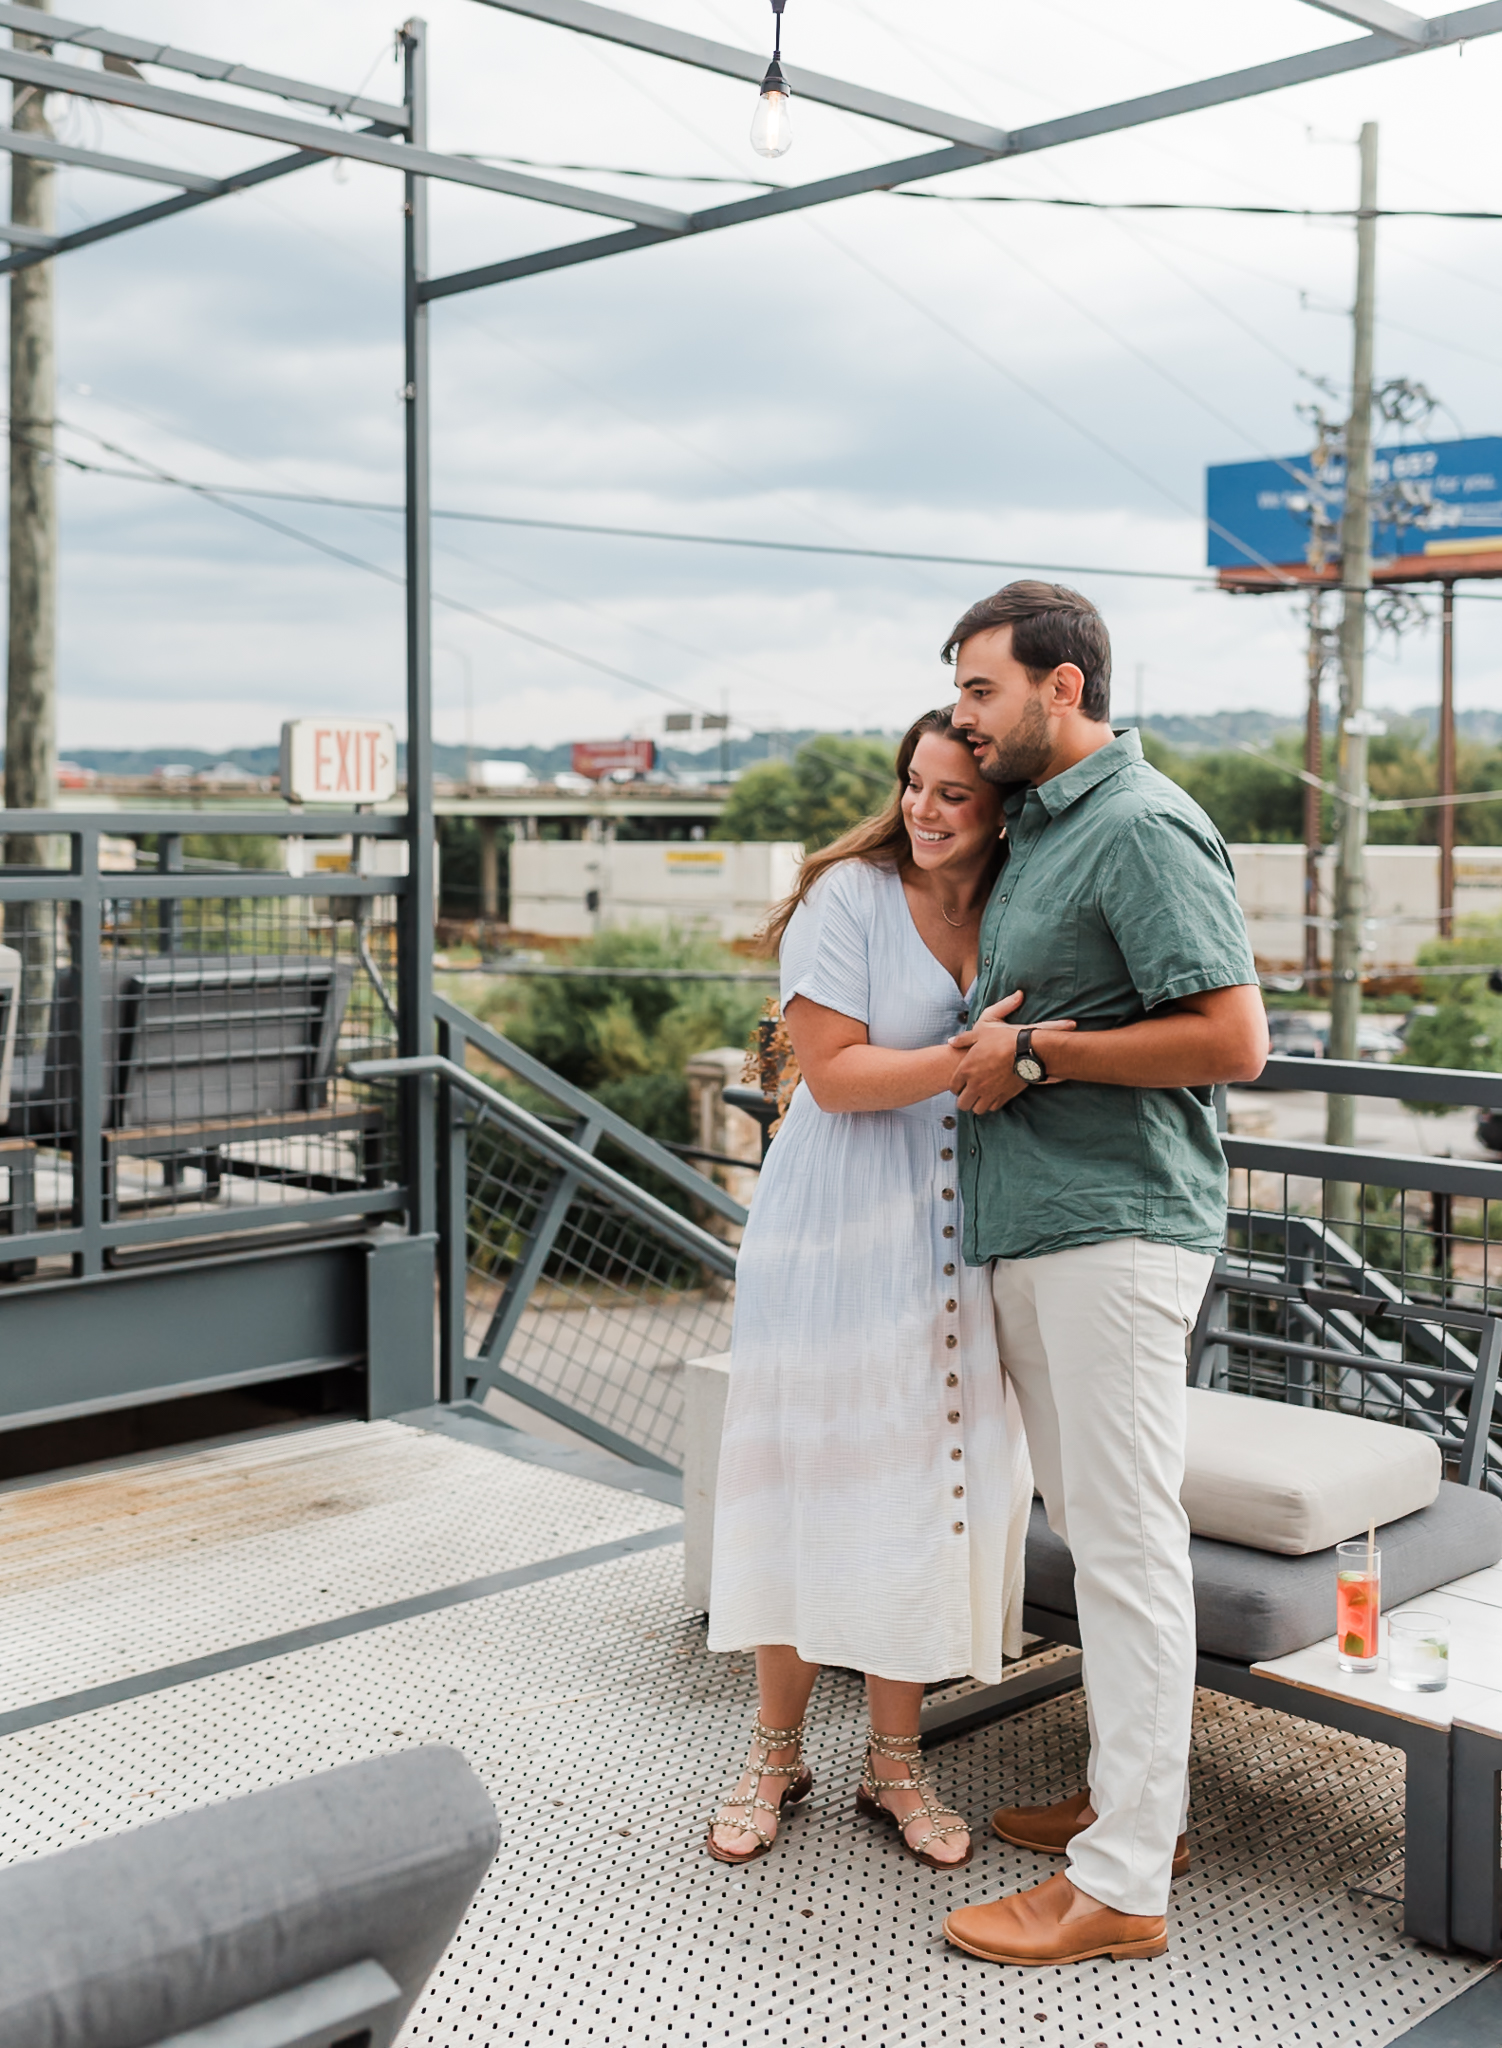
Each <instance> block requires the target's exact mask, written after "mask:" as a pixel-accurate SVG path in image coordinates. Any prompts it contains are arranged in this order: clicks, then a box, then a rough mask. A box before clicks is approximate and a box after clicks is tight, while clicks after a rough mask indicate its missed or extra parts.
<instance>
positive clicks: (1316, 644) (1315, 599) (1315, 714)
mask: <svg viewBox="0 0 1502 2048" xmlns="http://www.w3.org/2000/svg"><path fill="white" fill-rule="evenodd" d="M1323 610H1324V593H1323V591H1321V590H1318V589H1315V590H1311V591H1310V593H1309V705H1308V711H1307V715H1306V718H1305V722H1304V773H1305V774H1306V775H1312V776H1314V777H1315V778H1316V780H1317V779H1318V777H1319V773H1320V768H1321V764H1322V762H1323V760H1324V735H1323V733H1322V732H1321V730H1320V701H1319V691H1320V684H1321V682H1322V681H1323V680H1324V673H1325V626H1324V619H1323V616H1322V613H1323ZM1322 803H1323V796H1322V792H1321V791H1320V790H1318V789H1317V788H1316V787H1315V784H1314V783H1313V782H1306V783H1305V784H1304V985H1305V987H1306V988H1307V987H1308V986H1309V985H1310V984H1311V983H1312V982H1314V981H1315V980H1317V979H1318V976H1319V922H1318V919H1319V856H1320V847H1321V842H1322V840H1323V837H1324V833H1323V819H1322V816H1321V807H1322Z"/></svg>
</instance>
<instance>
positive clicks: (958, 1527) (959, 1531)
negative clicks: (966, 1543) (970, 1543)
mask: <svg viewBox="0 0 1502 2048" xmlns="http://www.w3.org/2000/svg"><path fill="white" fill-rule="evenodd" d="M954 1533H955V1535H956V1536H963V1535H964V1533H965V1525H964V1523H963V1522H956V1523H955V1525H954Z"/></svg>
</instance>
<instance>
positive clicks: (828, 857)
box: [756, 708, 963, 953]
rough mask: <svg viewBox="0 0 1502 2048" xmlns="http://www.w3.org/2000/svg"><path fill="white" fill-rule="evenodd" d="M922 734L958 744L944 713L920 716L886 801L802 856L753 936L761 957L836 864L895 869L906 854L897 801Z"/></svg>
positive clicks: (906, 738)
mask: <svg viewBox="0 0 1502 2048" xmlns="http://www.w3.org/2000/svg"><path fill="white" fill-rule="evenodd" d="M925 733H933V734H934V735H935V736H936V737H937V738H939V739H941V740H955V741H956V742H958V743H960V744H963V742H960V741H959V735H958V734H957V733H956V731H955V729H954V719H953V717H952V715H951V713H950V712H949V711H948V710H947V709H944V708H941V709H940V710H938V711H925V712H924V714H923V716H922V717H921V718H917V719H914V721H913V723H912V724H911V725H910V726H909V727H908V729H907V731H906V732H905V733H904V734H903V736H902V744H901V746H899V747H898V749H897V762H896V775H897V787H896V789H895V790H894V792H893V794H892V799H891V802H890V803H888V804H887V806H886V808H885V809H884V810H880V811H878V812H876V814H875V815H874V816H873V817H870V818H862V819H861V821H860V823H859V824H858V825H852V826H851V828H850V830H849V831H848V832H842V833H841V834H840V837H839V838H838V839H836V840H834V841H833V842H832V843H831V844H830V845H828V846H821V847H819V848H818V849H817V850H816V851H815V852H813V853H810V854H808V855H806V856H805V858H804V861H803V865H802V867H800V868H799V870H798V880H797V884H796V886H795V887H794V889H793V893H792V894H791V896H786V897H784V898H783V900H782V902H781V903H778V904H775V905H774V906H773V908H772V910H771V912H770V914H769V915H768V918H767V921H766V923H765V924H764V925H763V926H762V928H761V930H760V931H759V932H758V933H757V934H756V943H757V945H758V946H759V947H760V949H761V950H762V951H763V952H766V953H775V952H777V951H778V950H779V949H780V947H781V945H782V935H783V933H784V932H785V931H786V930H787V928H788V921H789V919H790V918H791V917H792V915H793V912H794V911H795V910H796V909H797V908H798V905H799V904H800V903H802V902H803V901H804V900H805V898H806V897H807V895H808V892H809V890H810V889H812V887H813V886H814V883H815V882H817V881H818V879H819V877H820V875H823V874H827V873H828V872H829V870H830V869H831V868H832V867H834V866H835V864H836V863H837V862H839V861H842V860H868V861H870V862H871V864H872V866H873V867H880V868H896V867H901V865H902V863H903V861H904V860H906V859H907V857H908V855H909V853H910V852H911V845H910V842H909V840H908V834H907V821H906V819H905V818H904V817H903V815H902V796H903V792H904V790H905V789H906V788H907V776H908V770H909V769H910V768H911V767H912V765H913V756H914V754H915V753H916V752H917V751H918V742H919V740H921V739H922V738H923V736H924V734H925Z"/></svg>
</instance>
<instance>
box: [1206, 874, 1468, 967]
mask: <svg viewBox="0 0 1502 2048" xmlns="http://www.w3.org/2000/svg"><path fill="white" fill-rule="evenodd" d="M1231 859H1232V860H1233V862H1234V863H1235V866H1236V893H1237V895H1238V896H1239V897H1240V899H1241V906H1242V909H1243V910H1244V911H1245V912H1246V919H1247V929H1248V930H1249V931H1250V933H1251V938H1252V950H1253V951H1254V953H1255V954H1256V956H1257V964H1258V966H1259V967H1260V968H1262V969H1263V971H1264V972H1266V973H1280V972H1289V973H1296V972H1297V971H1298V970H1299V968H1300V967H1301V966H1302V965H1303V958H1304V937H1303V922H1302V920H1303V914H1304V901H1303V897H1304V849H1303V847H1302V846H1233V847H1232V848H1231ZM1366 874H1367V902H1368V916H1369V925H1368V931H1367V945H1368V952H1367V962H1368V964H1369V966H1371V967H1373V968H1377V969H1387V970H1389V971H1394V972H1400V971H1402V970H1404V969H1406V968H1410V967H1412V966H1413V964H1414V961H1415V959H1416V958H1417V955H1418V949H1419V947H1420V946H1421V945H1423V944H1424V942H1425V940H1426V939H1432V938H1435V937H1437V936H1438V933H1439V849H1438V847H1434V846H1372V847H1368V849H1367V855H1366ZM1334 890H1335V857H1334V854H1333V853H1326V854H1325V855H1324V856H1323V857H1322V859H1321V861H1320V868H1319V916H1320V917H1321V918H1322V919H1324V920H1329V919H1330V918H1331V917H1332V916H1333V913H1334ZM1455 915H1456V918H1457V920H1458V919H1463V918H1468V917H1499V916H1502V846H1496V847H1493V846H1468V847H1462V848H1460V849H1459V850H1458V851H1457V853H1456V855H1455ZM1319 955H1320V959H1321V960H1322V961H1324V962H1328V960H1329V958H1330V930H1329V925H1328V922H1326V923H1324V924H1322V925H1321V927H1320V931H1319Z"/></svg>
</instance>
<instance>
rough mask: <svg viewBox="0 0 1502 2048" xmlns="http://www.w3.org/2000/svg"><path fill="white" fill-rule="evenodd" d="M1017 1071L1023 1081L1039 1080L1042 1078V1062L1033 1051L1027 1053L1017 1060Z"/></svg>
mask: <svg viewBox="0 0 1502 2048" xmlns="http://www.w3.org/2000/svg"><path fill="white" fill-rule="evenodd" d="M1017 1073H1018V1075H1019V1077H1020V1078H1021V1079H1022V1080H1024V1081H1029V1082H1033V1081H1041V1080H1042V1079H1043V1062H1042V1061H1041V1060H1040V1059H1039V1058H1038V1057H1037V1055H1036V1054H1035V1053H1028V1054H1027V1055H1026V1056H1025V1057H1024V1058H1022V1059H1020V1060H1018V1062H1017Z"/></svg>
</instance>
